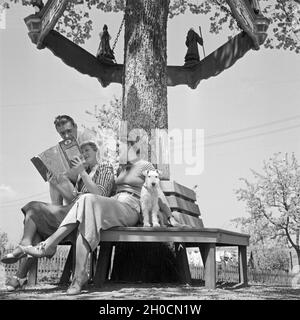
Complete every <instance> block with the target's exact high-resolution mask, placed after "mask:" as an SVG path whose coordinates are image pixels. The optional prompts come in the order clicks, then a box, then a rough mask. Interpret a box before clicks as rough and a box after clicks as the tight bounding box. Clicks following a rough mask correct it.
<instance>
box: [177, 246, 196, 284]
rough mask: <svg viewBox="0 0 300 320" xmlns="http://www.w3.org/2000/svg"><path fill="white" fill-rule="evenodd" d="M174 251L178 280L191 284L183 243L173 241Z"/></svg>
mask: <svg viewBox="0 0 300 320" xmlns="http://www.w3.org/2000/svg"><path fill="white" fill-rule="evenodd" d="M175 251H176V260H177V267H178V272H179V277H180V282H181V283H184V284H191V283H192V278H191V272H190V268H189V262H188V257H187V253H186V247H185V244H184V243H175Z"/></svg>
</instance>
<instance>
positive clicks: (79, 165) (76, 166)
mask: <svg viewBox="0 0 300 320" xmlns="http://www.w3.org/2000/svg"><path fill="white" fill-rule="evenodd" d="M71 163H72V165H73V167H72V170H73V171H75V172H76V173H77V174H81V173H82V172H84V171H85V168H84V162H83V161H82V160H81V159H80V158H79V157H74V158H73V159H72V160H71Z"/></svg>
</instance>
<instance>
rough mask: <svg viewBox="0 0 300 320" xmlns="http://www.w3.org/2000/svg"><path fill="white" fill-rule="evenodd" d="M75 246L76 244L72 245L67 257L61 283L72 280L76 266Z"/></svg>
mask: <svg viewBox="0 0 300 320" xmlns="http://www.w3.org/2000/svg"><path fill="white" fill-rule="evenodd" d="M73 246H75V245H71V248H70V251H69V254H68V257H67V261H66V263H65V266H64V270H63V273H62V275H61V277H60V281H59V284H60V285H64V284H68V283H69V281H70V277H71V274H72V272H73V269H74V266H75V264H74V257H75V248H73Z"/></svg>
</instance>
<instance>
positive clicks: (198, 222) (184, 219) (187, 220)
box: [172, 211, 204, 228]
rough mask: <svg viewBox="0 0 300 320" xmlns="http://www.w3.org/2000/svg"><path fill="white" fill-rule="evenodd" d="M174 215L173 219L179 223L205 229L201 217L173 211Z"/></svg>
mask: <svg viewBox="0 0 300 320" xmlns="http://www.w3.org/2000/svg"><path fill="white" fill-rule="evenodd" d="M172 214H173V217H174V218H175V219H176V220H177V221H178V222H179V223H182V224H187V225H189V226H191V227H192V228H204V225H203V222H202V219H201V217H200V216H198V217H194V216H191V215H189V214H184V213H181V212H178V211H173V212H172Z"/></svg>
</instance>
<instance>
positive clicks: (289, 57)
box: [0, 5, 300, 244]
mask: <svg viewBox="0 0 300 320" xmlns="http://www.w3.org/2000/svg"><path fill="white" fill-rule="evenodd" d="M31 13H33V9H32V8H23V7H21V6H19V5H15V6H13V8H12V9H10V10H8V11H6V23H5V26H4V28H3V25H2V26H0V230H2V231H5V232H6V233H7V234H8V238H9V241H10V242H11V243H13V244H16V243H17V242H18V241H19V240H20V237H21V234H22V221H23V216H22V213H21V211H20V208H21V207H22V206H23V205H25V204H26V203H27V202H28V201H32V200H41V201H46V202H47V201H49V195H48V185H47V183H45V182H44V181H43V180H42V179H41V177H40V175H39V174H38V172H37V171H36V170H35V168H34V167H33V165H32V164H31V162H30V158H32V156H34V155H36V154H38V153H40V152H41V151H43V150H45V149H46V148H48V147H51V146H53V145H55V144H56V143H57V142H58V140H59V137H58V135H57V133H56V131H55V128H54V126H53V120H54V118H55V116H56V115H58V114H69V115H70V116H72V117H73V118H74V119H75V120H76V122H77V123H78V125H79V127H81V126H82V125H85V126H88V127H91V126H93V125H95V124H96V123H95V120H94V119H93V118H92V117H91V116H89V115H88V114H87V113H86V111H87V110H89V111H93V109H94V106H95V105H99V106H101V105H102V104H109V102H110V100H112V99H113V97H114V96H116V97H121V89H122V88H121V85H118V84H111V85H110V86H108V87H107V88H103V87H101V85H100V84H99V82H98V81H97V79H94V78H90V77H89V76H87V75H82V74H80V73H78V72H77V71H76V70H74V69H72V68H70V67H68V66H66V65H65V64H64V63H63V62H62V61H61V60H59V59H58V58H57V57H55V56H54V55H53V54H52V53H51V52H50V51H49V50H47V49H43V50H38V49H36V47H35V46H34V45H33V44H32V43H31V41H30V39H29V37H28V35H27V28H26V25H25V23H24V21H23V19H24V18H25V17H26V16H28V15H29V14H31ZM92 16H93V18H94V21H96V22H97V23H95V24H94V30H93V32H92V37H91V39H89V40H87V41H86V43H85V44H84V45H82V46H83V48H84V49H86V50H87V51H89V52H91V53H93V54H95V53H96V51H97V47H98V44H99V36H98V34H99V32H100V31H101V30H102V27H103V25H104V24H107V25H108V30H109V32H110V34H111V36H112V41H113V40H114V39H115V36H116V34H117V32H118V29H119V26H120V24H121V21H122V14H120V13H101V12H93V13H92ZM199 25H201V28H202V33H203V38H204V45H205V52H206V55H208V54H209V53H211V52H213V51H214V50H216V49H217V48H218V47H219V46H221V45H222V44H224V43H225V42H226V41H227V36H228V35H229V34H230V32H229V30H225V31H224V32H222V33H221V34H219V35H213V34H210V33H209V26H208V17H206V16H199V15H198V16H197V15H192V14H187V13H186V14H183V15H180V16H177V17H175V18H174V19H171V20H169V22H168V35H167V43H168V48H167V49H168V51H167V55H168V65H183V64H184V56H185V54H186V47H185V44H184V43H185V37H186V34H187V31H188V29H189V28H191V27H193V28H194V29H195V30H198V28H199ZM1 27H2V29H1ZM123 37H124V33H123V31H122V32H121V36H120V39H119V41H118V43H117V46H116V49H115V53H116V59H117V62H118V63H123V44H124V41H123ZM111 43H113V42H111ZM199 52H200V56H201V58H202V57H203V54H202V50H201V47H199ZM299 64H300V56H299V55H297V54H295V53H293V52H286V51H282V50H281V51H279V50H269V49H268V50H267V49H264V48H261V49H260V50H259V51H254V50H252V51H249V52H248V53H246V54H245V56H244V57H243V58H242V59H240V60H238V61H237V62H236V63H235V64H234V65H233V66H232V67H231V68H230V69H227V70H225V71H224V72H223V73H221V74H219V75H218V76H216V77H213V78H210V79H208V80H204V81H202V82H201V83H200V84H199V85H198V87H197V88H196V89H190V88H189V87H187V86H183V85H181V86H176V87H169V88H168V117H169V118H168V119H169V129H181V130H182V129H192V130H194V131H193V132H195V130H196V129H201V130H204V151H203V152H204V153H203V155H204V156H203V158H204V163H203V171H202V172H201V173H200V174H197V175H188V174H187V170H186V169H187V168H189V167H191V165H190V164H188V163H182V164H180V165H178V164H171V179H172V180H175V181H177V182H178V183H181V184H184V185H186V186H188V187H190V188H192V187H193V186H194V185H198V189H197V199H198V200H197V201H198V204H199V207H200V211H201V215H202V219H203V222H204V225H205V227H211V228H224V229H231V228H232V225H231V223H230V220H231V219H233V218H236V217H241V216H247V212H246V208H245V204H244V203H241V202H238V200H237V198H236V195H235V192H234V190H236V189H237V188H239V187H241V186H242V183H241V181H240V180H239V179H240V178H241V177H245V178H248V179H250V180H251V177H252V176H251V172H250V169H255V170H257V171H260V170H261V168H262V165H263V161H264V160H268V159H269V158H270V157H271V156H272V155H273V154H274V153H276V152H282V153H285V152H288V153H292V152H294V153H295V154H296V156H297V158H298V159H300V143H299V134H300V108H299V107H300V103H299V87H300V68H299Z"/></svg>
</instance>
